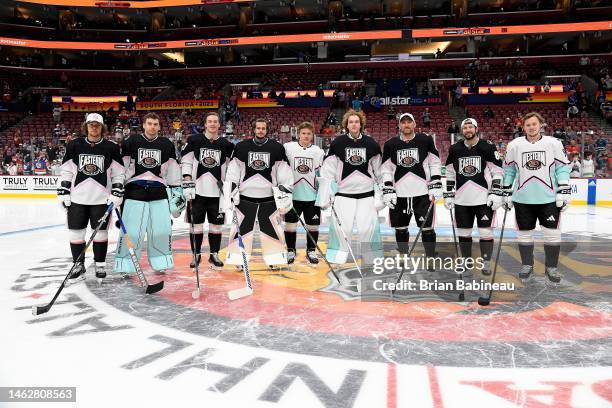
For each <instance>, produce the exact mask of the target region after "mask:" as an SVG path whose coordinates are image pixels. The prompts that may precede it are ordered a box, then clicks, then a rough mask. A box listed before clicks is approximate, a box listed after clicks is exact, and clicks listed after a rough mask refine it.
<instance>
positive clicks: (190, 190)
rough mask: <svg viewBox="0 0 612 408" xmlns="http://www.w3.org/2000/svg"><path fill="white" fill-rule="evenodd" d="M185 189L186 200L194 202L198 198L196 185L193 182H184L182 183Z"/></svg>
mask: <svg viewBox="0 0 612 408" xmlns="http://www.w3.org/2000/svg"><path fill="white" fill-rule="evenodd" d="M181 186H182V187H183V195H184V196H185V200H187V201H189V200H193V199H194V198H195V196H196V185H195V182H193V181H192V180H183V182H182V183H181Z"/></svg>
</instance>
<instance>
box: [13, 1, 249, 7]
mask: <svg viewBox="0 0 612 408" xmlns="http://www.w3.org/2000/svg"><path fill="white" fill-rule="evenodd" d="M20 2H21V3H33V4H42V5H45V6H61V7H97V8H132V9H148V8H161V7H181V6H199V5H208V4H228V3H254V2H255V0H145V1H123V0H113V1H104V0H72V1H69V0H20Z"/></svg>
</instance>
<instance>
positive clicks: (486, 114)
mask: <svg viewBox="0 0 612 408" xmlns="http://www.w3.org/2000/svg"><path fill="white" fill-rule="evenodd" d="M483 115H484V117H485V118H489V119H493V118H494V117H495V113H493V109H491V107H490V106H487V107H486V108H485V109H484V112H483Z"/></svg>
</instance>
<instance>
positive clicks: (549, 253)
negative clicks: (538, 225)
mask: <svg viewBox="0 0 612 408" xmlns="http://www.w3.org/2000/svg"><path fill="white" fill-rule="evenodd" d="M560 252H561V245H559V244H553V245H546V244H544V258H545V261H544V263H545V264H546V266H547V267H551V268H556V267H557V265H558V263H559V253H560Z"/></svg>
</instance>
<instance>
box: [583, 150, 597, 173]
mask: <svg viewBox="0 0 612 408" xmlns="http://www.w3.org/2000/svg"><path fill="white" fill-rule="evenodd" d="M581 176H582V177H595V162H594V161H593V153H592V152H585V153H584V160H583V161H582V174H581Z"/></svg>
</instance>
